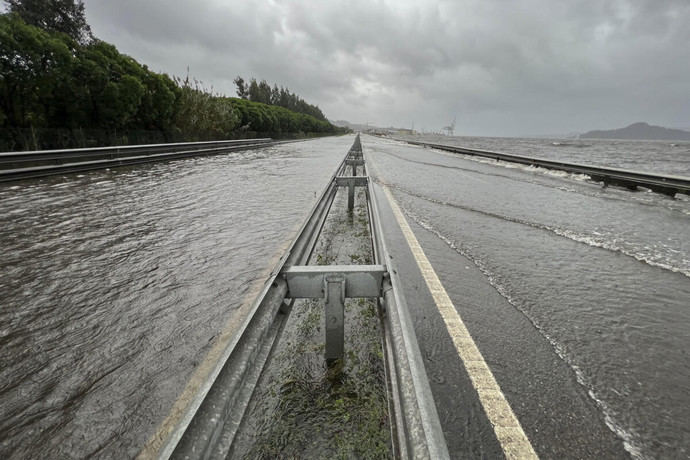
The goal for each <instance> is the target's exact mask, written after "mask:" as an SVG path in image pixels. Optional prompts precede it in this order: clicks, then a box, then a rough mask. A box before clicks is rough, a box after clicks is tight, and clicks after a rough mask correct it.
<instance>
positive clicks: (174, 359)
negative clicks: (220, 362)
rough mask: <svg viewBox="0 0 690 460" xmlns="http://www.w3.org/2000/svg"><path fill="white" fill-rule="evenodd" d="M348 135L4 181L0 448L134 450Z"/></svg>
mask: <svg viewBox="0 0 690 460" xmlns="http://www.w3.org/2000/svg"><path fill="white" fill-rule="evenodd" d="M352 139H353V136H345V137H337V138H328V139H320V140H314V141H308V142H299V143H291V144H284V145H280V146H276V147H269V148H265V149H259V150H250V151H243V152H234V153H230V154H226V155H218V156H213V157H198V158H190V159H185V160H179V161H171V162H164V163H153V164H147V165H142V166H136V167H126V168H116V169H112V170H99V171H93V172H89V173H85V174H80V175H77V174H69V175H65V176H53V177H49V178H46V179H41V180H37V181H22V182H14V183H5V184H0V222H1V224H0V246H1V247H2V259H1V260H0V274H1V276H0V292H1V293H2V297H1V299H0V302H1V307H0V414H1V416H0V458H86V457H93V456H98V457H105V458H131V457H134V456H136V454H137V453H138V452H139V450H140V449H141V448H142V446H143V445H144V443H145V442H146V441H147V439H148V438H149V437H150V436H151V435H152V433H153V432H154V431H155V430H156V429H157V428H158V426H159V425H160V423H161V422H162V420H163V418H164V417H165V416H166V415H167V414H168V412H169V411H170V409H171V407H172V405H173V403H174V401H175V400H176V398H177V397H178V395H179V394H180V393H181V392H182V390H183V388H184V387H185V384H186V383H187V381H188V380H189V378H190V376H191V375H192V373H193V372H194V370H195V368H197V366H198V365H199V363H200V362H202V360H203V359H204V357H205V356H206V354H207V353H208V352H209V350H210V349H211V348H212V344H213V343H214V339H215V338H216V337H217V336H218V335H219V333H220V331H221V330H223V327H224V325H225V324H226V322H227V321H228V318H231V317H232V316H233V313H235V312H236V311H237V310H238V309H239V308H240V307H241V306H242V305H244V302H245V301H246V298H247V296H250V297H251V294H252V293H254V294H256V293H255V292H253V289H254V288H255V286H256V285H257V282H258V283H263V281H264V280H265V279H266V277H267V276H266V275H267V273H266V271H267V270H270V269H271V268H272V267H273V265H274V264H275V262H276V260H275V258H276V257H278V256H280V255H282V252H283V250H284V249H285V247H286V245H287V244H288V243H289V242H290V240H291V239H292V238H293V237H294V234H295V232H296V231H297V230H298V229H299V227H300V225H302V222H303V221H304V219H305V218H306V215H307V213H308V212H309V209H310V208H311V206H312V205H313V203H314V202H315V200H316V197H317V196H318V194H319V193H320V192H321V190H322V189H323V187H324V186H325V185H326V183H327V181H328V179H329V178H330V177H331V175H332V174H333V171H334V170H335V168H336V166H337V165H338V164H339V162H340V161H341V160H342V158H343V157H344V155H345V153H346V152H347V149H348V148H349V146H350V145H351V144H352Z"/></svg>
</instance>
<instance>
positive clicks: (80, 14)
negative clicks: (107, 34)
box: [5, 0, 93, 44]
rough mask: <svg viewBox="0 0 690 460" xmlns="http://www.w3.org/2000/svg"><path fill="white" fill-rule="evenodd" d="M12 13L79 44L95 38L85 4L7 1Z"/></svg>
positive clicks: (50, 0) (65, 0)
mask: <svg viewBox="0 0 690 460" xmlns="http://www.w3.org/2000/svg"><path fill="white" fill-rule="evenodd" d="M5 1H6V2H7V4H8V5H9V7H10V12H12V13H16V14H18V15H19V16H20V17H21V18H22V19H24V22H26V23H27V24H29V25H32V26H36V27H39V28H41V29H44V30H48V31H51V32H61V33H64V34H67V35H68V36H69V37H71V38H72V39H73V40H75V41H77V42H78V43H81V44H85V43H87V42H88V41H90V40H91V39H92V38H93V36H92V34H91V27H89V24H88V23H87V22H86V15H85V13H84V3H83V2H81V1H77V2H75V1H74V0H5Z"/></svg>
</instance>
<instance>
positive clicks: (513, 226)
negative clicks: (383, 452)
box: [362, 137, 690, 458]
mask: <svg viewBox="0 0 690 460" xmlns="http://www.w3.org/2000/svg"><path fill="white" fill-rule="evenodd" d="M362 143H363V145H364V148H365V150H366V151H367V152H369V155H370V158H371V159H372V161H373V163H374V165H373V166H374V167H372V168H370V171H373V175H374V176H375V177H376V180H377V181H378V182H379V183H380V184H386V185H388V187H389V188H390V189H391V191H392V193H393V196H394V198H395V200H396V201H397V202H398V203H399V205H400V206H401V208H402V209H403V211H404V213H405V215H406V218H407V220H408V221H410V223H411V225H413V230H414V231H415V233H416V234H417V237H418V238H419V239H420V241H421V244H422V246H423V247H424V249H425V250H426V251H428V252H429V254H430V255H429V257H430V260H431V262H432V264H433V266H434V268H435V270H436V271H437V272H438V273H439V277H440V278H441V279H442V280H443V282H444V285H445V286H446V289H448V290H449V293H450V295H451V297H452V298H453V301H454V303H455V304H456V307H457V308H458V309H459V310H462V311H460V313H461V316H463V317H465V318H467V321H468V328H469V329H470V332H471V333H472V335H473V337H474V339H475V340H476V341H477V342H478V345H479V348H480V350H481V351H482V353H483V354H485V356H487V362H489V364H490V365H491V367H492V370H493V371H494V373H495V374H496V375H497V379H498V380H499V383H501V386H502V387H503V389H504V391H505V392H506V394H507V396H508V399H509V400H511V405H512V406H513V408H514V410H515V411H516V414H517V415H518V417H519V418H520V420H521V421H522V423H523V427H524V429H525V431H526V432H527V434H528V436H529V437H530V439H531V440H532V441H533V443H534V444H535V448H536V450H537V452H538V453H539V454H540V455H542V456H543V457H544V458H552V457H555V456H565V457H569V456H572V457H580V458H600V457H619V456H620V455H621V452H619V453H616V449H615V446H613V445H612V444H611V443H610V442H608V441H601V447H600V448H594V449H591V450H588V449H587V448H586V446H585V445H586V443H588V442H592V441H591V439H590V438H586V437H583V438H582V439H580V440H579V445H580V446H581V447H582V448H583V450H582V451H578V450H570V448H566V449H565V452H563V451H562V450H564V449H563V446H565V441H562V442H559V441H557V439H558V436H562V433H563V431H564V430H569V429H568V428H565V425H563V427H559V426H556V427H549V423H544V421H548V420H549V419H551V418H552V419H553V420H554V421H558V420H561V422H558V423H566V421H567V420H568V418H571V419H572V418H573V417H574V416H573V415H571V414H568V413H567V411H568V410H569V407H570V405H571V404H574V402H572V403H571V402H570V401H564V400H563V398H562V395H561V393H562V392H561V388H558V387H554V382H557V381H558V380H557V379H555V378H554V377H553V376H552V375H551V374H552V373H555V371H553V370H552V369H556V368H557V367H558V366H555V365H554V366H552V365H545V364H544V363H546V362H547V361H549V360H550V359H551V357H554V358H557V360H559V361H560V362H561V363H562V364H563V365H564V366H567V368H568V369H569V373H570V377H569V378H567V377H565V378H562V377H559V379H561V381H563V382H565V383H568V381H569V380H572V382H576V384H577V385H578V386H579V387H580V390H579V391H575V392H574V393H573V394H574V395H575V397H579V396H578V395H581V396H582V398H583V399H586V400H589V403H587V404H585V406H590V407H592V408H594V409H595V410H596V411H597V412H598V413H599V416H598V417H596V418H598V419H600V420H601V426H602V427H603V428H602V429H603V430H607V429H608V430H610V431H611V432H612V433H614V434H615V436H616V437H617V438H618V439H619V442H620V443H621V444H622V445H623V447H624V448H625V450H626V451H627V454H628V455H631V456H633V457H635V458H687V456H688V455H689V452H688V446H690V428H689V427H690V416H689V415H688V411H687V408H688V407H690V383H689V382H690V360H688V350H689V349H690V334H688V330H690V308H689V306H690V256H689V252H688V251H689V248H690V200H688V197H685V196H682V197H679V198H678V199H676V200H673V199H669V198H667V197H664V196H662V195H659V194H655V193H651V192H644V191H642V192H630V191H627V190H624V189H618V188H615V187H609V188H602V187H601V185H599V184H596V183H594V182H591V181H589V180H586V178H584V177H578V176H573V175H569V174H560V173H554V172H548V171H544V170H539V169H535V168H529V167H521V166H516V165H508V166H505V164H504V163H501V164H496V162H493V161H488V160H476V159H471V158H469V157H463V156H459V155H455V154H450V153H446V152H441V151H436V150H433V149H423V148H418V147H412V146H408V145H405V144H401V143H396V142H394V141H389V140H382V139H376V138H372V137H366V138H363V139H362ZM484 148H486V146H484ZM495 150H499V149H498V148H495ZM621 154H624V152H621ZM482 283H484V284H486V285H487V286H490V287H491V292H489V291H488V290H483V291H482V290H480V289H478V288H476V286H477V285H478V284H482ZM458 286H459V287H458ZM408 304H411V305H413V304H414V303H413V302H411V301H410V300H409V299H408ZM508 312H514V313H515V314H512V316H508V315H507V313H508ZM413 314H414V313H413ZM516 315H517V316H516ZM427 316H428V315H427V314H421V313H419V314H417V328H418V336H420V341H421V343H422V346H423V347H425V346H426V347H428V350H427V351H426V353H427V356H432V357H433V358H432V359H430V360H429V361H428V362H427V365H429V366H431V367H429V368H428V370H427V371H428V372H429V371H430V370H431V372H430V373H431V375H432V380H433V379H434V372H435V370H434V361H436V360H438V358H437V357H434V354H435V349H434V340H440V339H438V334H437V333H436V332H435V331H434V330H433V329H434V328H433V327H431V326H429V325H427V323H429V321H430V320H429V319H428V317H427ZM502 317H505V318H508V317H510V318H511V319H510V320H509V322H502V321H501V318H502ZM522 319H526V320H527V321H528V324H529V325H530V327H531V332H529V334H531V335H532V336H534V337H541V341H542V342H544V343H546V344H547V345H548V347H549V348H550V352H549V353H544V352H543V351H539V350H538V347H537V346H536V345H532V343H531V342H530V341H529V340H520V339H519V337H521V336H520V334H524V333H525V332H524V330H523V329H520V327H519V323H520V322H521V321H522ZM517 329H520V330H519V331H518V332H516V330H517ZM425 336H428V337H430V339H429V340H430V342H429V344H428V345H425V341H426V340H427V339H425ZM434 337H436V338H434ZM424 353H425V350H423V354H424ZM509 357H510V358H509ZM444 379H445V380H447V376H440V377H439V379H438V380H439V382H440V383H439V384H437V385H436V387H435V388H436V390H437V394H442V393H443V392H444V390H443V388H445V391H446V392H449V391H457V390H456V389H455V388H453V387H452V385H451V383H450V382H447V381H444ZM564 386H567V385H564ZM437 404H438V403H437ZM578 404H579V403H578ZM585 409H586V408H585ZM585 409H583V411H585V412H586V410H585ZM578 410H580V409H578ZM439 412H440V413H441V415H442V417H444V410H443V407H441V408H440V409H439ZM564 412H565V413H564ZM595 422H596V420H595ZM568 423H573V427H574V429H575V430H579V429H581V428H577V425H578V424H579V425H582V424H583V423H588V422H587V421H586V420H584V419H583V420H579V421H578V420H572V421H568ZM551 425H553V423H551ZM594 426H596V423H595V425H594ZM470 428H471V427H469V428H468V427H466V428H463V429H464V430H465V431H468V432H469V431H471V429H470ZM582 431H583V433H584V432H585V431H586V430H584V429H582ZM573 433H577V431H573ZM456 436H457V437H459V438H462V437H463V436H464V435H463V434H462V433H457V434H456ZM588 436H589V435H588ZM446 437H447V439H448V433H446ZM469 441H471V439H470V440H469ZM571 442H573V446H575V448H580V447H577V445H578V440H577V439H574V440H571ZM559 444H562V445H561V446H559ZM559 447H560V448H561V451H559Z"/></svg>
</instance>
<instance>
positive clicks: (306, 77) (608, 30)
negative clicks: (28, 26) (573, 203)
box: [84, 0, 690, 136]
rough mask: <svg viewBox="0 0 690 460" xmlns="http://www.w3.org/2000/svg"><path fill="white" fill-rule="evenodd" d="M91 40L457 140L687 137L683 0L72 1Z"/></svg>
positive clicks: (688, 45)
mask: <svg viewBox="0 0 690 460" xmlns="http://www.w3.org/2000/svg"><path fill="white" fill-rule="evenodd" d="M84 3H85V5H86V13H87V19H88V21H89V23H90V24H91V27H92V29H93V32H94V34H95V35H96V36H97V37H99V38H101V39H103V40H105V41H107V42H110V43H113V44H115V45H116V46H117V47H118V49H119V50H120V51H121V52H123V53H126V54H129V55H131V56H132V57H134V58H136V59H137V60H139V61H140V62H142V63H145V64H147V65H148V66H149V68H151V69H152V70H155V71H160V72H165V73H168V74H171V75H179V76H183V75H185V74H186V72H187V70H186V69H187V67H189V72H190V75H191V76H193V77H196V78H197V79H199V80H202V81H203V82H204V83H205V85H206V86H208V87H210V86H213V88H214V89H215V90H216V91H219V92H222V93H225V94H228V95H234V94H235V87H234V84H233V82H232V80H233V79H234V78H235V76H237V75H242V76H244V77H245V78H248V77H251V76H254V77H256V78H257V79H265V80H267V81H269V82H271V83H273V82H276V83H278V84H279V85H284V86H287V87H289V88H290V89H291V90H292V91H294V92H296V93H297V94H299V95H300V96H302V97H303V98H304V99H305V100H307V101H308V102H310V103H312V104H317V105H318V106H319V107H321V109H322V110H323V111H324V113H325V114H326V116H327V117H328V118H330V119H331V120H338V119H345V120H348V121H351V122H359V123H366V122H369V123H371V124H374V125H378V126H389V125H394V126H399V127H411V126H412V124H413V123H414V127H415V128H416V129H418V130H421V129H426V130H438V129H440V128H441V127H443V126H445V125H448V124H449V123H450V122H451V121H452V120H453V118H454V117H457V123H456V129H455V131H456V134H457V135H487V136H492V135H493V136H510V135H516V136H520V135H523V136H524V135H539V134H561V133H569V132H577V131H579V132H582V131H587V130H589V129H597V128H604V129H607V128H617V127H622V126H625V125H628V124H630V123H633V122H636V121H647V122H649V123H652V124H659V125H663V126H668V127H680V128H690V0H677V1H676V0H601V1H577V0H564V1H555V0H520V1H513V0H467V1H465V0H458V1H425V0H415V1H407V0H391V1H382V0H348V1H342V2H340V1H337V2H336V1H326V0H272V1H253V0H117V1H113V0H85V2H84Z"/></svg>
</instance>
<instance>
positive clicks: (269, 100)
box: [235, 76, 326, 121]
mask: <svg viewBox="0 0 690 460" xmlns="http://www.w3.org/2000/svg"><path fill="white" fill-rule="evenodd" d="M235 86H236V87H237V95H238V96H239V97H241V98H242V99H248V100H250V101H253V102H261V103H263V104H269V105H277V106H279V107H284V108H286V109H288V110H292V111H293V112H300V113H304V114H306V115H311V116H312V117H314V118H316V119H318V120H323V121H326V117H325V116H324V114H323V112H321V109H319V108H318V107H317V106H315V105H311V104H308V103H307V102H305V101H304V100H303V99H302V98H301V97H299V96H298V95H296V94H294V93H292V92H290V90H289V89H288V88H284V87H282V86H281V87H280V88H278V85H276V84H273V87H272V88H271V85H269V84H268V83H267V82H266V80H261V81H260V82H258V83H257V81H256V79H255V78H252V79H251V80H250V81H249V83H246V82H245V80H244V78H242V77H239V76H238V77H237V78H235Z"/></svg>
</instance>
